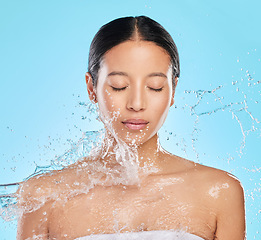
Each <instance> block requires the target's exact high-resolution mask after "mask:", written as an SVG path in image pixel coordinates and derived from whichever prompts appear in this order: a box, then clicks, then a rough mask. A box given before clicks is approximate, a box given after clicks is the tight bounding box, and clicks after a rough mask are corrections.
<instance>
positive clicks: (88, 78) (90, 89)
mask: <svg viewBox="0 0 261 240" xmlns="http://www.w3.org/2000/svg"><path fill="white" fill-rule="evenodd" d="M85 81H86V85H87V91H88V94H89V99H90V100H91V101H92V102H93V103H97V97H96V93H95V88H94V86H93V82H92V76H91V74H90V73H89V72H87V73H86V74H85Z"/></svg>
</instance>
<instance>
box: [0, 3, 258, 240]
mask: <svg viewBox="0 0 261 240" xmlns="http://www.w3.org/2000/svg"><path fill="white" fill-rule="evenodd" d="M260 9H261V2H260V1H259V0H255V1H253V0H252V1H251V0H250V1H236V0H230V1H224V0H221V1H207V0H201V1H192V0H183V1H177V0H174V1H173V0H172V1H171V0H166V1H164V0H161V1H156V0H154V1H150V0H147V1H145V0H124V1H120V0H111V1H99V0H98V1H88V0H85V1H84V0H70V1H69V0H54V1H51V0H45V1H36V0H31V1H27V0H25V1H18V0H16V1H12V0H9V1H7V0H6V1H3V0H1V2H0V34H1V40H0V41H1V44H0V68H1V71H0V114H1V115H0V116H1V117H0V183H10V182H17V181H22V180H23V179H24V178H25V177H27V176H28V175H30V174H31V173H32V172H33V171H34V169H35V166H36V164H37V165H43V166H44V165H48V164H49V163H50V160H51V159H55V158H56V157H57V156H59V155H62V154H63V153H64V152H65V151H66V150H68V149H69V148H70V146H71V142H77V141H78V139H79V138H80V137H81V136H82V132H85V131H88V130H98V129H100V128H101V124H100V123H98V122H96V121H95V120H94V119H95V116H90V119H91V121H89V120H88V119H86V120H82V116H84V117H86V116H87V117H88V113H87V108H84V107H80V106H79V104H78V102H81V101H85V102H87V101H88V97H87V92H86V86H85V80H84V74H85V72H86V69H87V57H88V50H89V45H90V42H91V40H92V38H93V36H94V34H95V33H96V32H97V30H98V29H99V27H100V26H102V25H103V24H104V23H106V22H108V21H110V20H112V19H115V18H118V17H122V16H129V15H134V16H136V15H147V16H149V17H151V18H153V19H155V20H157V21H158V22H160V23H161V24H162V25H163V26H164V27H165V28H166V29H167V30H168V31H169V32H170V34H171V35H172V36H173V38H174V40H175V42H176V44H177V46H178V49H179V54H180V59H181V77H180V79H179V83H178V87H177V90H176V96H175V101H176V102H175V104H176V107H177V108H176V109H174V108H173V109H172V110H171V111H170V115H169V117H168V119H167V122H166V124H165V125H164V126H163V128H162V131H161V142H162V144H163V146H165V147H166V149H168V150H169V151H171V152H172V153H174V154H177V155H180V156H183V157H187V158H189V159H191V160H194V161H197V162H201V163H203V164H206V165H209V166H213V167H217V168H221V169H223V170H226V171H228V172H231V173H233V174H235V175H236V176H237V177H238V178H239V179H240V180H241V182H242V184H243V186H244V188H245V195H246V213H247V233H248V239H259V238H260V233H259V232H260V230H261V229H260V225H261V222H260V214H261V206H260V205H261V204H260V202H261V201H260V199H261V198H260V197H261V196H260V195H261V194H260V188H261V186H260V175H261V174H260V169H261V164H260V148H261V137H260V129H261V128H260V123H258V122H256V121H255V120H253V119H251V117H250V114H249V113H247V112H246V111H245V110H247V111H248V112H251V114H252V115H253V116H254V118H257V119H258V120H261V113H260V112H261V97H260V95H261V84H256V85H253V84H252V85H251V86H248V83H249V82H251V83H256V82H258V81H260V80H261V63H260V56H261V54H260V53H261V32H260V23H261V21H260ZM246 71H249V74H250V75H251V77H252V78H253V80H248V76H247V72H246ZM241 79H242V80H241ZM233 81H238V83H237V84H235V85H232V82H233ZM218 86H222V87H221V89H220V90H217V91H216V92H215V93H216V94H217V95H218V96H220V97H224V98H223V99H222V101H223V103H224V105H229V104H230V103H233V104H232V107H229V106H227V107H226V108H225V109H224V111H222V110H218V111H217V112H215V113H212V114H210V115H208V114H205V115H200V113H203V112H207V111H213V110H215V109H219V108H220V107H224V105H222V104H220V103H218V102H217V101H215V96H214V94H212V93H206V94H205V95H204V98H203V99H202V101H201V102H200V104H199V105H198V107H197V108H196V112H197V113H198V115H200V116H199V119H198V124H196V128H197V129H199V130H198V132H195V131H194V132H193V126H194V123H195V121H196V119H197V117H196V115H191V114H190V113H191V112H190V106H193V105H194V104H196V102H197V101H198V99H197V98H196V97H195V94H194V93H185V92H184V91H185V90H194V91H197V90H210V91H211V90H213V89H215V88H217V87H218ZM237 87H238V88H239V91H236V88H237ZM244 100H246V103H247V106H248V108H246V109H244V110H243V111H240V108H241V107H242V106H243V105H240V104H239V105H238V104H235V103H236V102H242V101H244ZM237 106H238V107H237ZM232 111H233V112H234V113H236V114H237V117H239V121H240V122H238V121H237V120H236V119H235V118H234V119H233V118H232ZM240 124H241V126H242V128H243V131H245V132H244V134H245V135H246V141H245V146H244V148H242V154H240V145H241V143H242V139H243V134H242V131H241V129H240ZM253 127H254V128H255V129H256V130H255V131H248V130H251V129H253ZM166 131H167V132H166ZM170 132H172V134H170ZM175 134H176V135H175ZM168 138H170V139H169V140H167V139H168ZM192 139H197V140H196V141H195V146H194V147H195V148H194V150H193V145H192ZM174 143H175V144H174ZM176 143H177V144H176ZM184 149H185V151H184ZM232 227H233V226H232ZM258 231H259V232H258ZM0 239H1V240H3V239H8V240H10V239H15V226H14V225H12V224H10V223H4V222H3V221H2V219H1V220H0Z"/></svg>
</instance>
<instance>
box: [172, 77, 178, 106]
mask: <svg viewBox="0 0 261 240" xmlns="http://www.w3.org/2000/svg"><path fill="white" fill-rule="evenodd" d="M174 82H175V87H174V88H173V91H172V96H171V101H170V107H171V106H172V105H173V104H174V95H175V90H176V87H177V84H178V77H175V80H174Z"/></svg>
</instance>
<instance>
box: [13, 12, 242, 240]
mask: <svg viewBox="0 0 261 240" xmlns="http://www.w3.org/2000/svg"><path fill="white" fill-rule="evenodd" d="M179 69H180V68H179V57H178V53H177V49H176V46H175V43H174V42H173V40H172V38H171V36H170V35H169V34H168V32H167V31H166V30H165V29H164V28H163V27H162V26H161V25H159V24H158V23H157V22H155V21H154V20H152V19H150V18H148V17H145V16H140V17H135V18H134V17H126V18H120V19H116V20H114V21H112V22H110V23H108V24H106V25H104V26H103V27H102V28H101V29H100V30H99V31H98V33H97V34H96V35H95V37H94V39H93V41H92V43H91V47H90V54H89V68H88V72H87V73H86V83H87V89H88V93H89V97H90V99H91V101H92V102H94V103H97V104H98V107H99V115H100V119H101V120H102V122H103V123H104V126H105V136H104V140H103V142H102V144H101V146H100V147H98V148H97V149H95V150H94V151H93V152H92V154H90V156H89V157H88V158H85V159H82V160H81V161H79V162H77V163H76V164H74V165H71V166H69V167H67V168H65V169H63V170H60V171H55V172H52V173H51V174H45V175H41V176H38V177H35V178H32V179H30V180H28V181H27V182H25V183H24V184H23V185H22V186H21V188H20V190H19V194H20V201H19V204H20V206H21V209H22V213H21V217H20V219H19V223H18V234H17V238H18V239H195V240H196V239H208V240H210V239H222V240H226V239H229V240H233V239H235V240H239V239H244V238H245V215H244V194H243V189H242V186H241V184H240V182H239V181H238V180H237V179H236V178H235V177H233V176H232V175H230V174H228V173H226V172H224V171H221V170H217V169H214V168H210V167H206V166H203V165H200V164H196V163H194V162H192V161H189V160H186V159H183V158H181V157H178V156H175V155H172V154H170V153H168V152H166V151H165V150H164V149H162V147H161V146H160V143H159V139H158V134H157V132H158V130H159V129H160V127H161V126H162V124H163V122H164V121H165V119H166V117H167V114H168V111H169V108H170V107H171V106H172V105H173V103H174V93H175V88H176V85H177V82H178V77H179Z"/></svg>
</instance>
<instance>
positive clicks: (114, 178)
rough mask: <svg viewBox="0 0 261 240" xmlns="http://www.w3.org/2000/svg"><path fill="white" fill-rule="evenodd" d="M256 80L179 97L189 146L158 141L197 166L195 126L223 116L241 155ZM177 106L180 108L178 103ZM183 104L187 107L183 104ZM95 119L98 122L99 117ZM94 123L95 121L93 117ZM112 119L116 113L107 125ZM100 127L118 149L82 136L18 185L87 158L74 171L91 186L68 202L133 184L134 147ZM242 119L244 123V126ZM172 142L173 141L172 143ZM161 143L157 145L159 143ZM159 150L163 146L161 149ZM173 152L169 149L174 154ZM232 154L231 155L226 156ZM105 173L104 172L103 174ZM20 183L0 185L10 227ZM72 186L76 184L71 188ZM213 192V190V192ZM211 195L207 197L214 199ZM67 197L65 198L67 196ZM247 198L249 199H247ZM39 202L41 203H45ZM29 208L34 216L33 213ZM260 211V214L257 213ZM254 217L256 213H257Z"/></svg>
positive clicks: (255, 124) (253, 122)
mask: <svg viewBox="0 0 261 240" xmlns="http://www.w3.org/2000/svg"><path fill="white" fill-rule="evenodd" d="M260 83H261V82H260V80H255V79H254V78H253V77H252V76H251V74H250V73H249V71H246V74H245V76H244V77H243V78H241V80H240V81H232V84H231V86H225V85H220V86H217V87H215V88H213V89H210V90H185V91H184V95H185V96H184V99H182V100H185V101H186V103H184V104H178V105H179V106H182V107H177V106H176V107H175V111H180V110H181V111H187V112H188V113H189V114H190V116H191V118H193V128H192V129H191V131H190V140H191V144H188V143H187V142H186V140H185V139H184V138H183V137H181V138H179V136H178V135H177V133H173V132H175V130H169V129H168V130H166V131H165V133H163V134H162V136H161V137H162V139H163V140H164V138H165V140H167V141H168V142H169V143H170V145H172V147H173V146H177V147H178V148H179V149H181V150H182V151H183V152H186V153H188V152H189V148H192V151H193V152H194V154H195V155H196V159H197V160H198V161H200V159H201V157H202V156H201V155H200V152H199V151H198V149H197V146H196V143H197V142H198V141H200V134H201V131H202V128H201V126H200V121H201V120H202V119H203V118H204V117H207V116H213V115H216V114H218V113H220V112H227V113H230V114H231V117H232V119H233V120H235V121H236V123H237V124H238V126H239V129H240V130H239V131H240V133H241V143H240V148H239V152H238V155H239V156H240V158H241V156H242V155H243V152H244V148H245V146H246V141H247V136H249V135H250V134H251V133H254V132H255V133H257V132H259V133H258V134H259V136H260V135H261V134H260V117H257V115H258V113H253V112H252V108H253V106H255V108H256V105H260V100H259V99H256V98H255V99H254V100H253V99H251V98H249V97H248V92H245V90H246V89H250V90H251V91H252V92H254V94H255V95H256V96H257V95H258V96H261V94H260V86H261V85H260ZM224 89H226V91H228V90H229V89H231V91H232V92H233V95H232V94H231V96H227V95H225V94H224V92H223V91H224ZM182 100H181V102H182ZM188 100H189V104H188ZM79 106H80V107H85V108H87V110H88V114H89V115H93V114H97V109H96V108H95V105H93V104H86V103H85V102H79ZM100 117H101V116H100ZM96 118H98V116H97V117H96ZM115 118H117V113H116V114H115V116H114V117H113V118H112V119H115ZM81 119H82V120H88V121H90V118H89V116H82V118H81ZM102 119H103V122H105V123H106V126H108V128H110V129H109V130H110V133H111V134H112V135H113V136H114V138H115V139H116V141H118V144H113V142H107V144H106V145H104V142H103V139H104V135H105V131H104V130H101V131H88V132H85V133H84V134H83V137H82V138H80V140H79V141H77V142H76V143H72V144H71V148H70V149H69V150H68V151H66V152H65V153H64V154H62V155H61V156H59V157H57V158H55V159H53V160H51V161H50V165H47V166H38V165H37V166H36V168H35V171H34V173H32V174H31V175H30V176H28V177H26V178H25V179H24V180H25V181H26V180H29V179H31V178H32V177H34V176H40V175H41V174H44V173H51V172H53V171H55V170H61V169H64V168H66V167H67V166H69V165H73V164H74V163H76V162H77V161H78V162H81V161H82V160H84V159H85V158H87V157H88V159H90V161H87V162H86V161H82V163H81V164H80V166H81V167H82V168H83V169H85V170H84V171H86V170H87V171H88V172H91V173H95V174H91V182H90V183H88V185H85V186H80V187H79V188H78V189H76V191H75V192H70V195H71V196H73V195H75V194H79V193H82V192H88V191H89V190H90V189H91V188H93V187H94V186H95V185H97V184H100V183H101V182H102V183H103V184H104V185H109V184H115V185H116V184H124V185H130V184H139V181H140V178H139V163H138V158H137V151H136V149H135V145H134V147H130V146H128V145H127V144H125V143H124V142H122V141H121V140H120V139H118V138H117V137H116V134H115V133H114V131H113V128H112V127H111V121H112V119H108V118H105V117H102ZM245 119H247V121H246V120H245ZM176 138H178V139H176ZM163 140H162V141H163ZM163 145H164V144H163ZM101 151H102V153H103V156H106V155H110V156H111V157H112V158H114V159H116V162H117V164H118V167H116V168H113V169H111V168H109V167H108V165H106V164H108V163H106V164H105V163H104V162H99V161H97V159H96V156H97V155H98V153H100V152H101ZM174 151H175V149H174V150H173V149H172V152H174ZM232 154H233V153H232ZM234 158H235V156H231V155H230V156H229V159H234ZM109 169H110V171H109ZM253 169H255V173H260V168H259V167H257V166H255V167H254V168H253ZM253 169H252V170H251V169H245V170H246V171H247V172H253ZM155 171H156V169H153V168H148V166H144V172H145V173H146V174H150V173H151V172H155ZM104 174H105V175H106V178H105V180H104V179H103V177H104ZM19 184H21V183H13V184H12V183H11V184H5V185H0V204H1V206H0V207H1V209H0V210H1V211H0V215H1V217H2V218H3V219H4V220H5V221H12V220H14V219H16V217H17V216H18V215H19V213H20V212H19V210H18V209H17V207H16V205H17V197H18V195H17V193H16V192H17V189H18V187H19ZM74 184H75V185H77V182H74ZM258 187H259V189H260V186H257V188H256V189H258ZM214 190H215V189H214ZM214 190H213V194H217V193H216V192H215V191H214ZM68 194H69V193H68ZM246 194H249V195H250V196H251V197H252V198H253V199H254V197H253V192H252V193H246ZM251 194H252V195H251ZM52 197H53V198H55V197H57V195H55V194H54V195H53V196H52ZM45 200H46V199H44V200H43V201H45ZM39 207H40V204H38V206H35V208H34V210H35V209H37V208H39ZM259 211H260V210H259ZM259 215H260V212H259Z"/></svg>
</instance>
